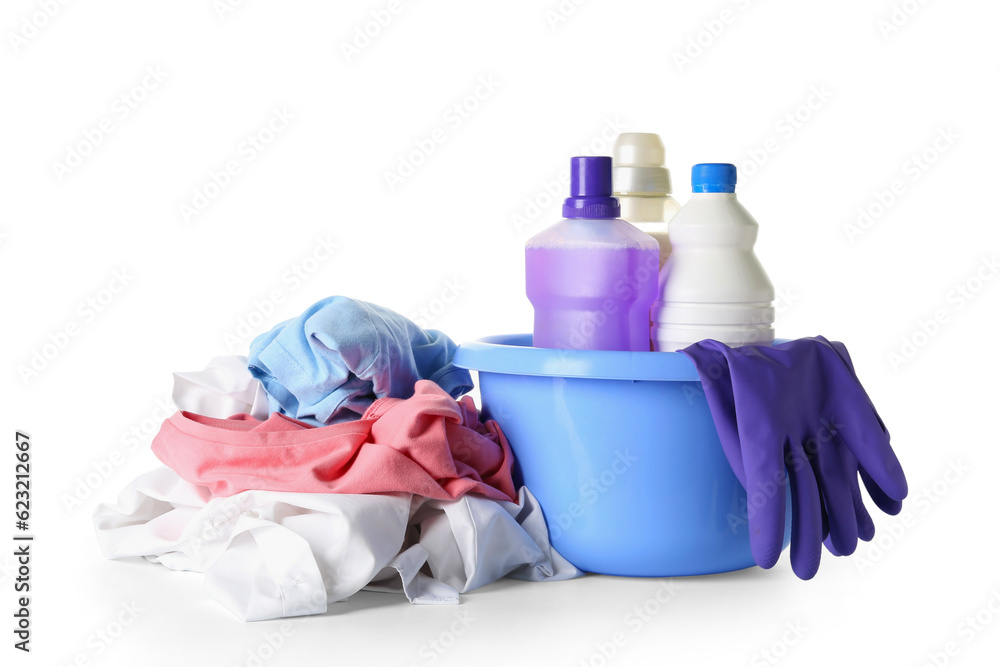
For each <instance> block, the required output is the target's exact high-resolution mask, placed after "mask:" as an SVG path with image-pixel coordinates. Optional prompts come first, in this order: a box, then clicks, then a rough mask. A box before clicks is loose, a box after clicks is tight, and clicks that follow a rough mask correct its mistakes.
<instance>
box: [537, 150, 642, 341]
mask: <svg viewBox="0 0 1000 667" xmlns="http://www.w3.org/2000/svg"><path fill="white" fill-rule="evenodd" d="M570 190H571V191H570V195H571V196H570V197H569V198H568V199H567V200H566V203H565V204H564V205H563V215H564V216H566V219H565V220H562V221H560V222H558V223H556V224H554V225H552V226H551V227H549V228H548V229H546V230H544V231H543V232H541V233H539V234H537V235H536V236H534V237H532V238H531V240H529V241H528V243H527V244H526V246H525V268H526V278H527V281H526V282H527V294H528V299H529V300H530V301H531V303H532V305H533V306H534V308H535V326H534V345H535V346H536V347H550V348H560V349H576V350H629V351H643V350H646V351H648V350H649V349H650V345H649V309H650V307H651V306H652V304H653V301H654V300H655V299H656V294H657V277H658V269H659V257H660V255H659V252H660V250H659V248H660V247H659V244H658V243H657V242H656V240H655V239H653V237H651V236H649V235H647V234H645V233H643V232H641V231H639V230H638V229H636V228H635V227H633V226H632V225H630V224H629V223H627V222H625V221H624V220H620V219H618V215H619V211H620V209H619V206H618V200H617V199H615V198H614V197H612V196H611V192H612V188H611V158H607V157H575V158H573V159H572V162H571V184H570Z"/></svg>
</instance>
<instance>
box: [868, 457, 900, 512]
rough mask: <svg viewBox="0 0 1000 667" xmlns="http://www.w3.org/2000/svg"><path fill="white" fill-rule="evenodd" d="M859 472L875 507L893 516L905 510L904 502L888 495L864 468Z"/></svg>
mask: <svg viewBox="0 0 1000 667" xmlns="http://www.w3.org/2000/svg"><path fill="white" fill-rule="evenodd" d="M858 472H860V473H861V481H863V482H864V483H865V489H867V490H868V495H869V496H871V499H872V500H873V501H874V502H875V505H876V506H877V507H878V508H879V509H880V510H882V511H883V512H885V513H886V514H889V515H892V516H895V515H897V514H899V511H900V510H901V509H903V501H902V500H896V499H895V498H891V497H889V496H888V495H886V493H885V492H884V491H882V488H881V487H880V486H879V485H878V484H877V483H876V482H875V480H873V479H872V477H871V475H869V474H868V471H867V470H865V469H864V468H861V469H860V470H859V471H858Z"/></svg>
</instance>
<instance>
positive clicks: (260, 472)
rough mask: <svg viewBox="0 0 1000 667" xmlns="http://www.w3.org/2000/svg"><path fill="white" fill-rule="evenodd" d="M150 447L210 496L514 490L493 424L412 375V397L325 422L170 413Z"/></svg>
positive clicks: (493, 494) (506, 452) (505, 493)
mask: <svg viewBox="0 0 1000 667" xmlns="http://www.w3.org/2000/svg"><path fill="white" fill-rule="evenodd" d="M152 449H153V453H154V454H156V456H157V458H159V459H160V460H161V461H163V463H165V464H166V465H167V466H169V467H170V468H172V469H173V470H174V472H176V473H177V474H178V475H179V476H180V477H181V478H182V479H185V480H187V481H188V482H191V483H194V484H202V485H205V486H207V487H209V489H211V491H212V493H213V494H214V495H216V496H231V495H233V494H235V493H239V492H241V491H247V490H264V491H290V492H301V493H392V492H405V493H414V494H417V495H421V496H426V497H428V498H436V499H440V500H445V499H454V498H459V497H461V496H463V495H465V494H467V493H476V494H480V495H482V496H485V497H487V498H491V499H494V500H510V501H514V500H515V498H516V493H515V490H514V483H513V481H512V479H511V464H512V462H513V457H512V455H511V452H510V446H509V445H508V444H507V439H506V437H504V434H503V432H502V431H501V430H500V426H499V425H498V424H497V423H496V422H494V421H487V422H486V423H485V424H482V423H480V421H479V415H478V411H477V410H476V405H475V403H474V402H473V400H472V398H471V397H469V396H465V397H463V398H462V399H461V400H460V401H456V400H455V399H453V398H452V397H451V396H449V395H448V394H447V393H446V392H445V391H444V390H442V389H441V388H440V387H438V386H437V385H436V384H434V383H433V382H431V381H430V380H420V381H418V382H417V383H416V387H415V393H414V395H413V397H412V398H408V399H398V398H381V399H379V400H377V401H375V403H373V404H372V405H371V406H370V407H369V408H368V409H367V410H366V411H365V413H364V415H362V417H361V419H358V420H356V421H351V422H344V423H341V424H334V425H331V426H320V427H314V426H311V425H309V424H305V423H303V422H300V421H298V420H296V419H292V418H291V417H287V416H285V415H282V414H279V413H273V414H271V416H270V417H268V419H266V420H264V421H261V420H259V419H255V418H253V417H251V416H250V415H246V414H241V415H235V416H233V417H230V418H229V419H216V418H213V417H204V416H202V415H197V414H193V413H190V412H177V413H175V414H174V415H173V416H171V417H170V418H169V419H167V420H166V421H164V422H163V425H162V426H161V427H160V431H159V433H157V434H156V437H155V438H153V443H152Z"/></svg>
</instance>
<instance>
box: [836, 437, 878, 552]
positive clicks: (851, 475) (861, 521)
mask: <svg viewBox="0 0 1000 667" xmlns="http://www.w3.org/2000/svg"><path fill="white" fill-rule="evenodd" d="M838 450H839V451H840V458H841V460H842V461H843V463H844V470H845V471H846V472H847V479H848V483H849V484H850V485H851V500H852V502H853V503H854V514H855V517H856V518H857V522H858V538H859V539H862V540H864V541H865V542H870V541H871V539H872V538H873V537H875V522H874V521H872V516H871V514H869V513H868V508H867V507H865V501H864V497H863V496H862V495H861V486H860V485H859V484H858V474H859V471H858V460H857V459H856V458H854V454H852V453H851V450H850V449H848V448H847V447H838Z"/></svg>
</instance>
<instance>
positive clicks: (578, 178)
mask: <svg viewBox="0 0 1000 667" xmlns="http://www.w3.org/2000/svg"><path fill="white" fill-rule="evenodd" d="M612 192H613V186H612V184H611V158H610V157H604V156H600V157H574V158H570V161H569V197H567V198H566V201H565V202H563V210H562V213H563V217H564V218H617V217H619V216H620V215H621V213H622V209H621V205H620V204H619V203H618V199H616V198H615V197H613V196H612Z"/></svg>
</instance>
